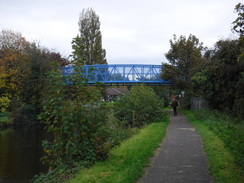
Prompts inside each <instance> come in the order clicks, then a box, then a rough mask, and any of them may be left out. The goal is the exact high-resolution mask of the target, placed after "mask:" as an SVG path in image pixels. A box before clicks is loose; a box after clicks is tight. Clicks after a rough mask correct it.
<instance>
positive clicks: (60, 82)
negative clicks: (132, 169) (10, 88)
mask: <svg viewBox="0 0 244 183" xmlns="http://www.w3.org/2000/svg"><path fill="white" fill-rule="evenodd" d="M73 67H74V72H73V73H72V74H71V75H70V77H68V78H66V80H69V81H70V84H69V86H68V87H67V83H66V82H65V81H64V78H63V75H62V71H61V70H60V69H59V65H57V64H55V65H54V66H53V69H52V70H51V71H50V72H49V74H48V79H49V88H48V93H47V95H46V100H45V101H44V103H43V110H44V111H43V113H42V114H41V115H40V117H41V119H42V120H44V123H45V124H46V127H47V129H48V130H49V132H51V133H52V134H53V135H54V139H53V141H44V142H43V147H44V151H45V152H46V153H47V155H46V156H45V157H43V158H42V161H43V162H47V163H49V165H50V168H51V171H50V172H48V173H47V174H43V175H40V176H38V177H36V178H35V179H34V180H33V181H34V182H42V181H44V180H45V181H46V180H47V179H49V181H50V182H55V181H57V182H62V181H63V180H65V179H69V178H71V177H72V176H73V174H74V172H76V171H77V170H78V169H80V168H84V167H88V166H91V165H92V164H94V163H95V162H97V161H101V160H104V159H107V158H108V156H109V151H110V150H111V148H113V147H114V146H116V145H118V144H119V142H120V141H121V140H122V139H124V138H126V136H127V135H128V131H125V130H124V129H122V127H121V126H120V125H119V123H118V122H115V121H114V120H111V119H110V120H108V112H111V109H110V108H109V107H107V106H105V105H104V104H103V103H101V102H100V101H99V100H100V96H101V95H100V91H101V89H100V88H99V87H89V86H87V84H86V79H84V77H83V72H82V65H81V64H80V63H76V64H75V65H73ZM110 118H112V117H110ZM108 121H109V122H108Z"/></svg>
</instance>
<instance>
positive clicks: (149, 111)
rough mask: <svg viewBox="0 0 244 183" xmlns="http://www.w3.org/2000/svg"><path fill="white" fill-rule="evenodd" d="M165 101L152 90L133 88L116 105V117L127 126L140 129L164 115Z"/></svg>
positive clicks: (141, 86)
mask: <svg viewBox="0 0 244 183" xmlns="http://www.w3.org/2000/svg"><path fill="white" fill-rule="evenodd" d="M163 105H164V101H163V100H161V99H159V98H158V97H157V95H156V94H155V92H154V91H153V90H152V88H150V87H147V86H144V85H140V86H133V87H132V88H131V91H130V93H129V94H127V95H126V96H125V97H124V98H122V99H121V100H119V101H118V102H117V103H116V105H115V106H116V112H115V115H116V117H117V118H118V119H119V120H121V121H125V123H126V125H128V126H132V127H140V126H142V125H144V124H147V123H148V122H149V121H154V120H155V119H156V118H157V117H159V116H160V115H161V114H162V108H163Z"/></svg>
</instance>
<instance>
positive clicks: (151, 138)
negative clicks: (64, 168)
mask: <svg viewBox="0 0 244 183" xmlns="http://www.w3.org/2000/svg"><path fill="white" fill-rule="evenodd" d="M168 123H169V118H168V117H165V119H164V120H163V121H162V122H157V123H152V124H150V125H148V126H145V127H144V128H142V129H141V130H139V131H138V133H137V134H135V135H134V136H132V137H131V138H129V139H127V140H125V141H124V142H122V143H121V145H120V146H119V147H117V148H116V149H113V150H112V152H111V154H112V155H111V157H110V158H109V159H108V160H107V161H104V162H99V163H97V164H96V165H94V166H93V167H91V168H89V169H84V170H81V171H80V172H79V173H78V174H77V176H76V178H74V179H73V180H70V183H80V182H82V183H88V182H89V183H108V182H117V183H130V182H135V181H136V180H138V179H139V178H140V177H141V176H142V175H143V173H144V169H145V167H146V166H147V165H148V163H149V159H150V157H152V156H153V153H154V151H155V149H156V148H157V147H158V146H159V144H160V143H161V142H162V139H163V137H164V136H165V134H166V128H167V126H168Z"/></svg>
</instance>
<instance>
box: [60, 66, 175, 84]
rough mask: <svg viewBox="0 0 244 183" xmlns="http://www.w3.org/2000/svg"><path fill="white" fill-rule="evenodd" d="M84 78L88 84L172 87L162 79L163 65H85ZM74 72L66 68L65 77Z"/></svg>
mask: <svg viewBox="0 0 244 183" xmlns="http://www.w3.org/2000/svg"><path fill="white" fill-rule="evenodd" d="M83 69H84V77H85V78H87V79H88V84H95V83H97V82H101V83H103V84H104V85H133V84H137V83H144V84H147V85H170V84H171V82H170V81H164V80H163V79H162V78H160V75H161V69H162V65H139V64H102V65H85V66H84V67H83ZM72 72H73V68H72V67H71V66H69V67H65V68H64V70H63V73H64V75H69V74H70V73H72Z"/></svg>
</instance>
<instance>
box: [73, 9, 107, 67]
mask: <svg viewBox="0 0 244 183" xmlns="http://www.w3.org/2000/svg"><path fill="white" fill-rule="evenodd" d="M78 24H79V32H80V33H79V35H77V37H75V38H74V39H73V41H72V48H73V50H74V51H73V52H72V56H73V59H74V60H75V61H77V62H81V63H82V64H83V65H93V64H107V60H106V51H105V49H103V48H102V35H101V31H100V21H99V17H98V16H97V15H96V13H95V11H93V10H92V8H88V9H86V10H85V9H83V11H82V13H81V14H80V18H79V22H78Z"/></svg>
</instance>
